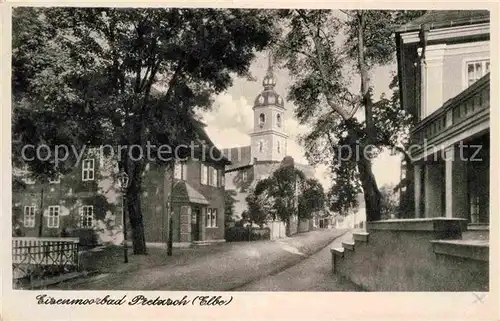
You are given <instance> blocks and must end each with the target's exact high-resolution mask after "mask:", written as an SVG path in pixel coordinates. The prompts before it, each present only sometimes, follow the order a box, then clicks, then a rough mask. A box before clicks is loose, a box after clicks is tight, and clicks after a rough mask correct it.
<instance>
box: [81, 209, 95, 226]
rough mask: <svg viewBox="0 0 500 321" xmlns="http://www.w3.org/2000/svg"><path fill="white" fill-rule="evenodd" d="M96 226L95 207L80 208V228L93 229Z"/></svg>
mask: <svg viewBox="0 0 500 321" xmlns="http://www.w3.org/2000/svg"><path fill="white" fill-rule="evenodd" d="M93 226H94V207H93V206H92V205H90V206H82V207H80V227H83V228H91V227H93Z"/></svg>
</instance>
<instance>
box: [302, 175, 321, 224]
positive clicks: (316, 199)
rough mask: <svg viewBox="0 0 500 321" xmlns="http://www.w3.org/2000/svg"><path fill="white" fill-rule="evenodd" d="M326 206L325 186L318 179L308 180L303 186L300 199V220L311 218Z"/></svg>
mask: <svg viewBox="0 0 500 321" xmlns="http://www.w3.org/2000/svg"><path fill="white" fill-rule="evenodd" d="M324 206H325V193H324V191H323V185H321V183H320V182H319V181H318V180H316V179H312V178H310V179H307V180H305V181H304V183H303V184H301V188H300V194H299V197H298V216H299V218H311V217H312V215H313V213H314V212H317V211H319V210H321V209H323V208H324Z"/></svg>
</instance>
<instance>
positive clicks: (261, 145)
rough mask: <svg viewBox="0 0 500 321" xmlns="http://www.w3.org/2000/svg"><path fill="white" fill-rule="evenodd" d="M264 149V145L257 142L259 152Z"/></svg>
mask: <svg viewBox="0 0 500 321" xmlns="http://www.w3.org/2000/svg"><path fill="white" fill-rule="evenodd" d="M263 149H264V143H262V141H260V142H259V152H262V150H263Z"/></svg>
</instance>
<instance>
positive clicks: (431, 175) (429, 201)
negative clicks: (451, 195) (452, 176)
mask: <svg viewBox="0 0 500 321" xmlns="http://www.w3.org/2000/svg"><path fill="white" fill-rule="evenodd" d="M424 184H425V188H424V194H425V195H424V202H425V217H440V216H443V215H444V209H443V207H442V203H443V188H444V186H443V167H442V165H441V164H439V163H429V164H426V165H425V180H424Z"/></svg>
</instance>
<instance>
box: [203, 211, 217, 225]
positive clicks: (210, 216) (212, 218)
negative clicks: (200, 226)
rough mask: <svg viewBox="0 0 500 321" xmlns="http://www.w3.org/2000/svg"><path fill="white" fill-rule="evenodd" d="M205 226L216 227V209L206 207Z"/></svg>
mask: <svg viewBox="0 0 500 321" xmlns="http://www.w3.org/2000/svg"><path fill="white" fill-rule="evenodd" d="M205 226H206V227H217V209H216V208H207V217H206V219H205Z"/></svg>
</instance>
